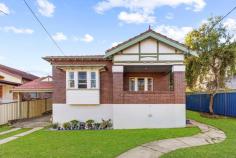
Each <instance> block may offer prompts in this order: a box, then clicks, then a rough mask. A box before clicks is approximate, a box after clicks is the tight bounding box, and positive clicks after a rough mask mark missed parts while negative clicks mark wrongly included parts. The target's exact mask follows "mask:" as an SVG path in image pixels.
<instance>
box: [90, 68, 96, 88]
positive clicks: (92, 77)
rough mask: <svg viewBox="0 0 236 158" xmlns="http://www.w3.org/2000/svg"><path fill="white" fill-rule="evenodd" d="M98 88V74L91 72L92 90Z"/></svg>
mask: <svg viewBox="0 0 236 158" xmlns="http://www.w3.org/2000/svg"><path fill="white" fill-rule="evenodd" d="M96 87H97V86H96V72H91V88H96Z"/></svg>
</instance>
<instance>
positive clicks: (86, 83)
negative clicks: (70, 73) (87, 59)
mask: <svg viewBox="0 0 236 158" xmlns="http://www.w3.org/2000/svg"><path fill="white" fill-rule="evenodd" d="M81 72H85V73H86V79H79V73H81ZM77 76H78V79H77V88H78V89H88V72H87V71H83V70H81V71H78V72H77ZM80 80H85V81H86V82H85V83H79V81H80ZM79 85H86V88H80V87H79Z"/></svg>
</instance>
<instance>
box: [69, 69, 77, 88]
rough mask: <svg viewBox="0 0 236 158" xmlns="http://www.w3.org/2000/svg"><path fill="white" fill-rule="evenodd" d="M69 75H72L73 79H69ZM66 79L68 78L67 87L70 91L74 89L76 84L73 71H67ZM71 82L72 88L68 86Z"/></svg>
mask: <svg viewBox="0 0 236 158" xmlns="http://www.w3.org/2000/svg"><path fill="white" fill-rule="evenodd" d="M70 73H73V76H74V77H73V79H71V78H70ZM67 78H68V80H67V87H68V88H71V89H74V88H75V87H76V84H75V72H74V71H69V72H68V74H67ZM71 81H74V87H71V86H70V82H71Z"/></svg>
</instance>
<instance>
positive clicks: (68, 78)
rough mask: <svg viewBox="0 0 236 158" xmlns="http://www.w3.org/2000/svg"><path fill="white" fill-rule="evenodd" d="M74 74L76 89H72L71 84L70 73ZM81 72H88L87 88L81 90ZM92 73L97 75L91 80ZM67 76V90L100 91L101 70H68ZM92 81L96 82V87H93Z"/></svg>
mask: <svg viewBox="0 0 236 158" xmlns="http://www.w3.org/2000/svg"><path fill="white" fill-rule="evenodd" d="M71 72H73V73H74V87H70V85H69V82H70V73H71ZM79 72H86V73H87V78H86V80H87V83H86V84H87V88H79ZM92 72H94V73H95V79H91V77H92V76H91V74H92ZM66 73H67V75H66V82H67V84H66V88H67V89H75V90H89V89H93V90H94V89H99V87H100V81H99V76H100V74H99V70H98V69H74V70H67V72H66ZM91 80H95V82H96V87H93V88H92V86H91Z"/></svg>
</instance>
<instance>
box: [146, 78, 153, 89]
mask: <svg viewBox="0 0 236 158" xmlns="http://www.w3.org/2000/svg"><path fill="white" fill-rule="evenodd" d="M147 90H148V91H152V90H153V81H152V78H148V79H147Z"/></svg>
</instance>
